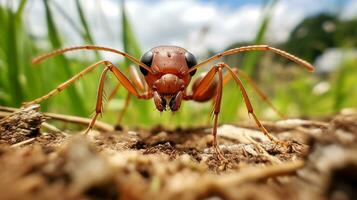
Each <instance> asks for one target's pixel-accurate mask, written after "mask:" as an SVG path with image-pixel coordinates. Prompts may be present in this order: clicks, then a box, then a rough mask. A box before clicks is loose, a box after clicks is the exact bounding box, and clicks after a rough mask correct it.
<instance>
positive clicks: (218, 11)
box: [26, 0, 357, 54]
mask: <svg viewBox="0 0 357 200" xmlns="http://www.w3.org/2000/svg"><path fill="white" fill-rule="evenodd" d="M55 1H56V2H57V4H59V5H61V6H62V8H63V9H64V10H65V11H66V12H67V13H68V14H69V16H70V17H71V18H72V19H74V21H75V22H76V23H77V24H80V23H79V18H78V16H77V11H76V8H75V3H74V1H73V0H55ZM29 2H30V4H31V6H30V7H29V8H27V12H28V13H27V15H28V17H27V18H26V20H27V21H28V24H30V27H31V30H32V32H34V34H36V35H39V36H43V37H45V36H46V25H45V20H44V16H45V15H44V9H43V5H42V4H43V3H42V1H38V0H32V1H31V0H30V1H29ZM81 2H82V5H83V7H84V10H85V14H86V16H87V18H88V21H89V25H90V27H91V30H92V32H93V34H94V36H95V41H96V42H97V44H100V45H105V46H111V47H114V48H118V49H122V44H121V33H120V32H121V26H120V23H121V19H120V11H119V2H118V1H116V0H101V1H97V0H96V1H95V0H91V1H89V0H82V1H81ZM99 2H100V3H99ZM351 2H352V3H350V4H351V5H355V6H349V7H346V10H347V11H346V12H344V13H357V12H356V10H357V3H356V1H351ZM353 2H354V3H353ZM325 4H326V3H323V2H320V1H311V0H289V1H279V2H278V4H277V5H276V7H275V10H274V13H273V16H272V21H271V23H270V25H269V29H268V33H267V37H266V39H267V40H268V42H267V43H278V42H284V41H285V40H286V39H288V36H289V34H290V32H291V30H292V29H293V28H294V27H295V26H296V25H297V24H298V23H300V22H301V21H302V20H303V19H304V18H305V17H306V16H307V15H310V14H314V13H316V12H320V11H322V10H326V9H329V7H328V5H325ZM100 7H102V11H100ZM52 8H53V10H54V11H55V12H54V18H55V19H56V23H57V25H58V26H59V27H60V28H61V32H64V35H65V37H66V45H77V44H82V43H83V42H82V41H81V39H80V37H78V34H76V33H75V31H73V29H72V28H71V26H69V25H68V23H67V21H66V20H65V19H64V18H63V17H62V16H61V14H60V13H59V12H58V11H56V9H55V8H54V7H53V6H52ZM126 8H127V14H128V16H129V19H130V21H131V22H132V24H133V29H134V31H135V32H136V35H137V37H138V39H139V42H140V44H141V46H142V49H143V50H148V49H150V48H151V47H154V46H157V45H163V44H172V45H178V46H182V47H185V48H187V49H189V50H191V51H192V52H193V53H197V54H202V53H204V52H205V51H207V50H208V49H213V50H215V51H222V50H223V49H224V48H226V47H227V46H228V45H231V44H232V43H235V42H239V41H240V42H243V41H244V42H250V41H252V40H253V39H254V37H255V34H256V32H257V29H258V26H259V24H260V22H261V21H260V20H261V16H262V13H263V11H262V8H261V5H259V4H247V5H245V6H242V7H237V8H232V7H227V6H225V5H224V4H223V3H222V4H215V3H212V2H204V1H197V0H185V1H166V0H158V1H153V0H130V1H126ZM101 12H103V13H104V15H105V20H106V23H104V22H105V21H103V16H102V14H101ZM350 15H351V14H350ZM350 15H349V16H350Z"/></svg>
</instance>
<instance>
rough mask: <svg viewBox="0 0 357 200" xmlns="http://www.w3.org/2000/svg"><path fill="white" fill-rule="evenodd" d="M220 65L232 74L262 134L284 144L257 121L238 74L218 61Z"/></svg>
mask: <svg viewBox="0 0 357 200" xmlns="http://www.w3.org/2000/svg"><path fill="white" fill-rule="evenodd" d="M219 65H220V66H221V67H224V68H226V69H227V70H228V72H229V73H230V74H231V75H232V77H233V79H234V81H235V82H236V83H237V84H238V86H239V88H240V91H241V93H242V95H243V99H244V102H245V105H246V107H247V110H248V113H249V115H251V116H253V119H254V122H255V123H256V125H257V126H258V128H259V129H260V130H261V132H263V133H264V135H266V136H267V137H268V138H269V139H270V141H272V142H274V143H276V144H285V143H282V142H280V141H279V140H277V139H275V138H274V137H273V136H272V135H271V134H270V133H269V132H268V131H267V130H266V128H265V127H264V126H263V124H262V123H261V122H260V121H259V119H258V117H257V116H256V115H255V113H254V110H253V106H252V104H251V102H250V100H249V97H248V94H247V92H246V90H245V88H244V86H243V83H242V81H241V80H240V79H239V77H238V75H237V74H235V73H234V70H233V69H232V68H231V67H230V66H229V65H227V64H225V63H220V64H219Z"/></svg>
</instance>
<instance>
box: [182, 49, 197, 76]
mask: <svg viewBox="0 0 357 200" xmlns="http://www.w3.org/2000/svg"><path fill="white" fill-rule="evenodd" d="M185 58H186V62H187V66H188V68H192V67H193V66H195V65H197V60H196V58H195V56H194V55H193V54H192V53H190V52H186V53H185ZM195 73H196V70H193V71H192V72H191V73H190V75H191V76H193V75H195Z"/></svg>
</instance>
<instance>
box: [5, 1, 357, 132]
mask: <svg viewBox="0 0 357 200" xmlns="http://www.w3.org/2000/svg"><path fill="white" fill-rule="evenodd" d="M84 44H97V45H101V46H108V47H112V48H116V49H118V50H122V51H125V52H127V53H130V54H131V55H133V56H134V57H137V58H140V55H141V54H142V53H143V52H146V51H148V50H149V49H151V48H152V47H154V46H158V45H168V44H169V45H177V46H181V47H184V48H186V49H187V50H189V51H191V52H192V53H194V54H195V55H196V56H197V58H198V60H203V59H205V58H207V57H209V56H211V55H213V54H215V53H219V52H222V51H224V50H227V49H230V48H234V47H239V46H243V45H252V44H269V45H271V46H274V47H278V48H281V49H283V50H285V51H288V52H290V53H292V54H295V55H296V56H298V57H300V58H303V59H305V60H307V61H309V62H311V63H312V64H314V65H315V66H316V72H314V73H309V72H307V71H306V70H305V69H304V68H303V67H301V66H298V65H296V64H295V63H292V62H290V61H288V60H287V59H285V58H281V57H279V56H277V55H274V54H272V53H270V52H260V53H257V52H251V53H242V54H239V55H232V56H228V57H225V58H223V60H222V61H224V62H227V63H228V64H230V65H231V66H232V67H239V68H240V69H242V70H244V71H245V72H246V73H248V74H249V75H250V76H251V77H253V78H254V80H255V81H256V82H257V83H258V84H259V86H260V87H261V88H262V89H263V91H265V93H266V94H267V95H268V96H269V98H270V99H271V101H272V103H273V104H274V105H275V106H276V107H277V108H278V110H279V111H281V112H282V113H284V114H285V115H287V116H289V117H301V118H324V117H329V116H331V115H334V114H335V113H338V112H340V111H341V110H342V109H344V108H355V107H356V106H357V95H356V94H357V1H355V0H322V1H310V0H289V1H284V0H240V1H239V0H237V1H234V0H205V1H204V0H185V1H180V0H177V1H168V0H157V1H154V0H130V1H125V2H124V1H120V0H0V105H5V106H12V107H19V106H20V105H21V103H22V102H24V101H30V100H33V99H35V98H37V97H40V96H42V95H44V94H46V93H47V92H49V91H50V90H51V89H53V88H55V87H56V86H57V85H59V84H60V83H62V82H64V81H65V80H67V79H69V78H70V77H71V76H73V75H74V74H76V73H78V72H80V71H81V70H83V69H84V68H85V67H87V66H88V65H90V64H91V63H93V62H95V61H98V60H100V59H107V60H110V61H113V62H114V63H116V65H117V66H118V67H119V68H120V69H121V70H122V71H124V72H127V71H128V65H129V64H130V63H129V62H128V61H125V60H124V59H123V58H122V57H120V56H117V55H113V54H106V53H96V52H88V51H87V52H74V53H68V54H66V55H64V56H58V57H55V58H51V59H49V60H47V61H45V62H43V63H41V64H39V65H36V66H34V65H32V64H31V59H32V58H34V57H35V56H37V55H40V54H42V53H46V52H49V51H51V50H53V49H57V48H61V47H68V46H76V45H84ZM209 67H210V66H206V67H204V68H201V69H200V71H199V72H203V71H205V70H208V69H209ZM101 70H102V68H98V69H97V70H95V71H94V72H92V73H90V74H88V75H86V76H85V77H83V78H82V79H81V80H80V81H78V82H76V83H75V84H74V85H72V86H71V87H69V88H68V89H66V90H65V91H63V92H62V93H60V94H59V95H56V96H54V97H52V98H50V99H48V100H46V101H44V102H43V103H42V104H41V105H42V110H43V111H50V112H55V113H62V114H71V115H78V116H84V117H89V116H90V115H91V114H92V113H93V111H94V107H95V101H96V90H97V87H98V81H99V76H100V71H101ZM244 82H246V81H244ZM116 85H117V80H116V79H115V78H114V77H113V76H109V77H108V79H107V83H106V88H105V90H106V93H107V94H108V95H109V94H110V93H111V91H112V90H113V88H115V87H116ZM245 85H246V88H247V90H248V93H249V96H250V98H251V100H252V104H253V106H254V108H255V110H256V112H257V115H258V117H259V118H260V119H266V120H268V119H269V120H274V119H279V116H278V115H277V114H276V113H275V112H273V111H272V109H271V108H270V107H268V106H267V104H265V103H264V102H263V101H261V99H260V98H259V97H258V96H257V94H256V93H255V92H254V91H253V90H252V87H251V86H249V85H247V84H245ZM125 96H126V91H125V90H124V89H122V88H120V89H119V92H118V93H117V94H116V96H115V98H114V99H112V100H110V101H109V102H107V103H106V104H105V106H104V108H105V110H104V115H103V118H102V119H101V120H103V121H106V122H109V123H112V124H115V123H116V121H117V118H118V113H119V112H120V111H122V109H123V107H124V99H125ZM211 107H212V103H211V102H207V103H203V104H202V103H195V102H184V103H183V105H182V107H181V109H180V110H179V111H178V112H177V113H175V114H171V113H162V114H160V113H159V112H158V111H156V109H155V106H154V103H153V101H152V100H149V101H142V100H137V99H135V98H132V102H131V104H130V106H129V108H128V111H127V113H126V115H125V117H124V119H123V125H125V126H126V125H128V126H129V125H131V126H141V127H145V126H150V125H153V124H163V125H165V126H171V127H177V126H197V125H208V124H210V122H211V117H210V111H211V109H212V108H211ZM247 118H248V115H247V111H246V108H245V105H244V102H243V100H242V98H241V94H240V92H239V89H238V87H237V86H236V85H235V84H234V82H231V83H229V84H227V86H226V87H225V88H224V96H223V101H222V113H221V117H220V122H221V123H234V122H237V121H239V120H244V119H247Z"/></svg>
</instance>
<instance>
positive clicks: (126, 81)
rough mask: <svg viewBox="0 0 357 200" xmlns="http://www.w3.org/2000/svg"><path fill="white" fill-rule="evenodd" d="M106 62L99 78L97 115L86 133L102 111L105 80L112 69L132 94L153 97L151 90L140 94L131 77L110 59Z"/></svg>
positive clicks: (138, 96)
mask: <svg viewBox="0 0 357 200" xmlns="http://www.w3.org/2000/svg"><path fill="white" fill-rule="evenodd" d="M104 64H105V65H106V68H105V69H104V70H103V72H102V74H101V76H100V80H99V87H98V94H97V103H96V108H95V115H94V116H93V118H92V121H91V123H90V124H89V126H88V128H87V129H86V130H85V132H84V133H85V134H86V133H88V132H89V131H90V130H91V129H92V128H93V126H94V124H95V122H96V120H97V117H98V116H99V114H101V113H102V106H103V88H104V81H105V77H106V74H107V72H108V71H109V70H110V71H111V72H112V73H113V74H114V75H115V77H116V78H117V79H118V80H119V82H120V84H121V85H123V87H124V88H125V89H126V90H128V92H129V94H130V95H134V96H136V97H137V98H139V99H150V98H152V94H151V93H149V92H145V93H143V94H139V93H138V91H137V90H136V88H135V86H134V85H133V84H132V83H131V82H130V81H129V79H128V78H127V77H126V76H125V75H124V74H123V73H122V72H120V70H119V69H117V68H116V67H115V66H114V64H113V63H111V62H109V61H105V62H104Z"/></svg>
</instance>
